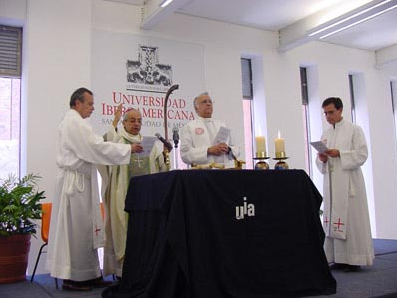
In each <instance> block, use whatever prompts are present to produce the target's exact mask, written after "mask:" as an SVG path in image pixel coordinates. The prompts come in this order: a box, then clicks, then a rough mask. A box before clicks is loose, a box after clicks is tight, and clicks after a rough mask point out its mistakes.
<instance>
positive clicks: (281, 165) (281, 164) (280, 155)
mask: <svg viewBox="0 0 397 298" xmlns="http://www.w3.org/2000/svg"><path fill="white" fill-rule="evenodd" d="M273 159H274V160H278V162H277V163H276V164H275V165H274V169H275V170H288V169H289V167H288V164H287V162H285V160H286V159H288V157H287V156H286V154H285V152H284V151H279V152H276V157H275V158H273Z"/></svg>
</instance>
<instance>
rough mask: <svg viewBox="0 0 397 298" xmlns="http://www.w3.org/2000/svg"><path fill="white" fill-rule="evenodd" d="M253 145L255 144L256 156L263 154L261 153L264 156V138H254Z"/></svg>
mask: <svg viewBox="0 0 397 298" xmlns="http://www.w3.org/2000/svg"><path fill="white" fill-rule="evenodd" d="M255 143H256V154H257V155H258V154H263V153H262V152H264V153H265V156H266V139H265V137H264V136H257V137H255Z"/></svg>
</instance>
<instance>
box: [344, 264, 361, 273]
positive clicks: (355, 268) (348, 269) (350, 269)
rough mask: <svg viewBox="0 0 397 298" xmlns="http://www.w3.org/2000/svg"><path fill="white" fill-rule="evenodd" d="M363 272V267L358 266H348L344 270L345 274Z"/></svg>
mask: <svg viewBox="0 0 397 298" xmlns="http://www.w3.org/2000/svg"><path fill="white" fill-rule="evenodd" d="M360 270H361V267H360V266H358V265H347V266H346V268H345V269H344V271H345V272H358V271H360Z"/></svg>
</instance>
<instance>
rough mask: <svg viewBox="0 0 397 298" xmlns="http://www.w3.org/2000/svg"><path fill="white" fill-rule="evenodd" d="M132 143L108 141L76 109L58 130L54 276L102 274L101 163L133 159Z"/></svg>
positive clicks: (51, 262)
mask: <svg viewBox="0 0 397 298" xmlns="http://www.w3.org/2000/svg"><path fill="white" fill-rule="evenodd" d="M130 156H131V146H130V145H125V144H114V143H110V142H104V140H103V138H102V137H101V136H98V135H96V134H95V133H94V132H93V129H92V126H91V125H90V124H89V123H88V121H87V120H85V119H83V118H82V117H81V116H80V114H79V113H78V112H77V111H75V110H73V109H70V110H69V111H68V112H67V113H66V114H65V117H64V119H63V120H62V122H61V123H60V125H59V127H58V130H57V148H56V162H57V166H58V168H59V173H58V176H57V183H56V188H55V197H54V198H53V205H52V214H51V224H50V236H49V247H48V256H47V269H48V270H49V271H50V273H51V276H53V277H57V278H61V279H71V280H74V281H85V280H90V279H94V278H97V277H100V276H101V273H100V268H99V261H98V252H97V248H98V247H101V246H103V245H104V228H103V220H102V217H101V213H100V201H99V190H98V179H97V167H96V166H95V164H105V165H115V164H127V163H128V162H129V160H130Z"/></svg>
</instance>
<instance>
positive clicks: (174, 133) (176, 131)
mask: <svg viewBox="0 0 397 298" xmlns="http://www.w3.org/2000/svg"><path fill="white" fill-rule="evenodd" d="M172 139H173V140H174V144H175V148H178V142H179V129H178V127H176V126H174V128H173V129H172Z"/></svg>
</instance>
